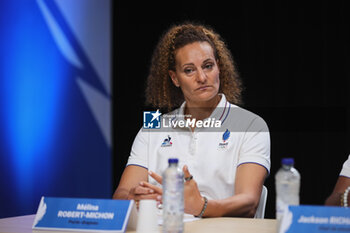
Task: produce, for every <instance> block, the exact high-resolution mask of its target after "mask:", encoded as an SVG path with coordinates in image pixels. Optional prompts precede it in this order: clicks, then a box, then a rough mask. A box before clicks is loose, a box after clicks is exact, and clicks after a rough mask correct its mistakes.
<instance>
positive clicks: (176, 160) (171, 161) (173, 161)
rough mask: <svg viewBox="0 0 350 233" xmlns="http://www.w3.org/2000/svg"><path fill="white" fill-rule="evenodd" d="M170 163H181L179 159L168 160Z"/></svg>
mask: <svg viewBox="0 0 350 233" xmlns="http://www.w3.org/2000/svg"><path fill="white" fill-rule="evenodd" d="M168 163H169V164H170V163H179V159H177V158H170V159H168Z"/></svg>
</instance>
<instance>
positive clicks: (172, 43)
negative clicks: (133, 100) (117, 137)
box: [113, 23, 270, 217]
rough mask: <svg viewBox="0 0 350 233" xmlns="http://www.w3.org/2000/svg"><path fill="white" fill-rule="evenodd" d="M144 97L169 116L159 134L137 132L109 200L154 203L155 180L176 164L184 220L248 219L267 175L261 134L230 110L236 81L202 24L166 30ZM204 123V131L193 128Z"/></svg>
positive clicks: (260, 127)
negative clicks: (181, 174)
mask: <svg viewBox="0 0 350 233" xmlns="http://www.w3.org/2000/svg"><path fill="white" fill-rule="evenodd" d="M146 98H147V101H148V102H149V103H151V104H152V105H154V106H155V107H157V108H161V109H168V110H172V109H174V108H177V109H175V110H174V111H173V112H171V113H169V114H165V115H163V116H162V117H163V119H167V120H166V121H163V122H165V123H169V125H170V126H169V125H168V126H167V128H165V126H166V124H164V125H163V129H162V130H159V131H156V130H153V131H152V130H146V129H141V130H140V131H139V133H138V135H137V136H136V138H135V141H134V144H133V147H132V150H131V155H130V157H129V160H128V164H127V167H126V168H125V170H124V172H123V175H122V177H121V180H120V183H119V186H118V188H117V189H116V191H115V194H114V196H113V197H114V198H115V199H134V200H135V201H136V202H137V201H138V200H141V199H156V200H160V199H161V194H162V189H161V187H160V186H159V185H157V184H159V183H161V177H160V174H161V172H162V171H163V170H164V169H165V168H166V167H167V158H169V157H177V158H179V161H180V162H179V163H180V165H181V167H183V171H184V176H185V178H187V179H186V182H185V187H184V196H185V212H186V213H188V214H193V215H195V216H200V217H218V216H242V217H254V215H255V211H256V209H257V206H258V204H259V199H260V194H261V190H262V186H263V183H264V180H265V177H266V176H267V174H268V172H269V169H270V141H269V132H268V129H267V126H266V124H265V122H264V121H263V120H262V119H261V118H260V117H259V116H257V115H255V114H253V113H251V112H248V111H246V110H244V109H242V108H240V107H238V106H237V105H235V104H240V103H241V82H240V79H239V76H238V75H237V72H236V69H235V67H234V62H233V59H232V56H231V54H230V52H229V50H228V49H227V47H226V45H225V43H224V42H223V41H222V39H221V38H220V36H219V35H218V34H217V33H215V32H214V31H213V30H212V29H210V28H208V27H204V26H202V25H194V24H190V23H188V24H183V25H179V26H173V27H171V28H170V29H169V30H168V31H167V32H166V33H165V34H164V35H163V36H162V38H161V40H160V41H159V43H158V45H157V47H156V49H155V51H154V54H153V57H152V64H151V68H150V74H149V76H148V80H147V89H146ZM179 106H180V108H178V107H179ZM181 121H182V122H185V124H182V125H181V124H180V123H179V122H181ZM206 121H208V122H209V123H212V124H207V126H208V125H209V126H208V127H199V126H203V125H204V124H197V122H202V123H203V122H206ZM186 122H187V123H189V124H187V125H186ZM213 122H214V123H215V124H214V123H213ZM218 122H219V124H218V125H217V124H216V123H218ZM191 123H192V124H191ZM192 177H193V179H192ZM206 202H207V203H206Z"/></svg>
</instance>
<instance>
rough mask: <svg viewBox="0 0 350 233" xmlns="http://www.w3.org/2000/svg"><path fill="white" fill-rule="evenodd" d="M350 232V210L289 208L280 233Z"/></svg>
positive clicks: (304, 206)
mask: <svg viewBox="0 0 350 233" xmlns="http://www.w3.org/2000/svg"><path fill="white" fill-rule="evenodd" d="M297 232H298V233H299V232H307V233H327V232H342V233H345V232H350V208H345V207H333V206H332V207H331V206H308V205H300V206H288V208H286V209H285V211H284V214H283V219H282V221H281V226H280V230H279V233H297Z"/></svg>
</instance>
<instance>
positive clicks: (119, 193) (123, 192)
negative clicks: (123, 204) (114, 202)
mask: <svg viewBox="0 0 350 233" xmlns="http://www.w3.org/2000/svg"><path fill="white" fill-rule="evenodd" d="M128 195H129V190H127V189H124V188H117V190H115V192H114V194H113V199H124V200H125V199H128Z"/></svg>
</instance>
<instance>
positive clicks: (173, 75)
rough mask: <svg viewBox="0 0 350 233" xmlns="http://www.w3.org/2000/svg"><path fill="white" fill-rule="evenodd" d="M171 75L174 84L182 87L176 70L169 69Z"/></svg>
mask: <svg viewBox="0 0 350 233" xmlns="http://www.w3.org/2000/svg"><path fill="white" fill-rule="evenodd" d="M169 76H170V78H171V81H173V84H174V85H175V86H176V87H180V83H179V80H178V79H177V76H176V73H175V71H173V70H169Z"/></svg>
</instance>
